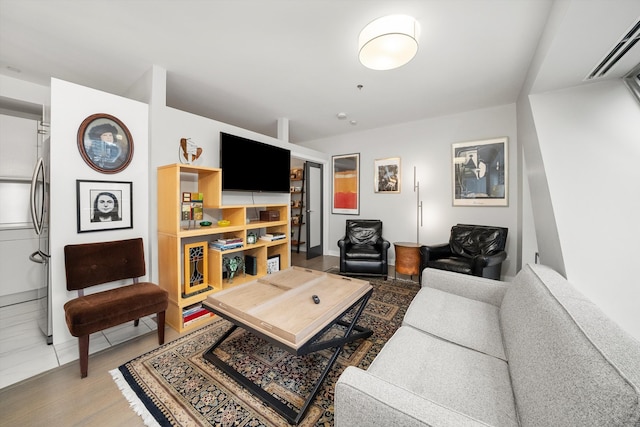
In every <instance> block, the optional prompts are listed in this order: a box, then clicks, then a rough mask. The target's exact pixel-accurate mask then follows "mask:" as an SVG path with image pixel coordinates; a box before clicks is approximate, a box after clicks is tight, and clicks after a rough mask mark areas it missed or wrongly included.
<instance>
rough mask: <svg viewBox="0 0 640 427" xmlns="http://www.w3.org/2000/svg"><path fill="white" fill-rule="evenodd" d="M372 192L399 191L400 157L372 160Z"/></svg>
mask: <svg viewBox="0 0 640 427" xmlns="http://www.w3.org/2000/svg"><path fill="white" fill-rule="evenodd" d="M374 170H375V172H374V180H375V181H374V188H373V190H374V192H376V193H400V157H390V158H388V159H378V160H375V161H374Z"/></svg>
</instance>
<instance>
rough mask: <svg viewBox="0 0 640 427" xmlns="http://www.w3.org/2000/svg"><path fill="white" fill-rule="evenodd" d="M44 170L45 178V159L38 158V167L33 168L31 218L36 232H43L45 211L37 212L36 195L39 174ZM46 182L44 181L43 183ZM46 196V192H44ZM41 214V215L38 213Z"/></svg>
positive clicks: (38, 233)
mask: <svg viewBox="0 0 640 427" xmlns="http://www.w3.org/2000/svg"><path fill="white" fill-rule="evenodd" d="M41 170H42V177H43V180H44V176H45V175H44V159H43V158H42V157H40V158H38V162H37V163H36V167H35V169H34V170H33V177H32V178H31V220H32V221H33V227H34V228H35V230H36V234H37V235H40V234H42V219H43V218H42V217H43V216H44V212H36V206H37V203H36V197H37V195H38V194H37V191H36V190H37V185H38V175H39V174H40V171H41ZM43 184H44V183H43ZM43 197H44V193H43ZM42 209H44V203H43V204H42ZM38 214H40V215H38Z"/></svg>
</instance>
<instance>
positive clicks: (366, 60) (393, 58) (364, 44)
mask: <svg viewBox="0 0 640 427" xmlns="http://www.w3.org/2000/svg"><path fill="white" fill-rule="evenodd" d="M419 33H420V25H419V24H418V21H416V20H415V19H414V18H412V17H411V16H407V15H389V16H383V17H382V18H378V19H376V20H375V21H373V22H371V23H369V24H368V25H367V26H366V27H364V29H363V30H362V31H361V32H360V37H359V38H358V49H359V51H360V53H359V58H360V62H361V63H362V65H364V66H365V67H367V68H371V69H372V70H392V69H394V68H398V67H401V66H403V65H404V64H406V63H407V62H409V61H411V60H412V59H413V57H414V56H415V55H416V53H417V52H418V37H419V35H420V34H419Z"/></svg>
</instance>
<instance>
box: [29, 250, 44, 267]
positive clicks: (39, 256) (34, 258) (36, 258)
mask: <svg viewBox="0 0 640 427" xmlns="http://www.w3.org/2000/svg"><path fill="white" fill-rule="evenodd" d="M42 255H43V253H42V252H40V251H39V250H38V251H35V252H34V253H32V254H31V255H29V259H30V260H31V261H33V262H37V263H38V264H44V263H46V262H47V260H46V259H45V258H44V257H43V256H42Z"/></svg>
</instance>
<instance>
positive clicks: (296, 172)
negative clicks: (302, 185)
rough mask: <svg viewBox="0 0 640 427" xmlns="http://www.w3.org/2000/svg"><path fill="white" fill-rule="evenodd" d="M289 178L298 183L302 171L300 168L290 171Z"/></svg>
mask: <svg viewBox="0 0 640 427" xmlns="http://www.w3.org/2000/svg"><path fill="white" fill-rule="evenodd" d="M290 178H291V180H293V181H300V180H301V179H302V169H300V168H296V169H291V175H290Z"/></svg>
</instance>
